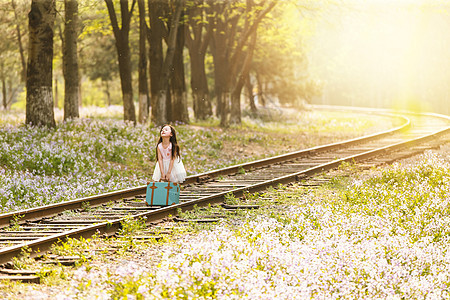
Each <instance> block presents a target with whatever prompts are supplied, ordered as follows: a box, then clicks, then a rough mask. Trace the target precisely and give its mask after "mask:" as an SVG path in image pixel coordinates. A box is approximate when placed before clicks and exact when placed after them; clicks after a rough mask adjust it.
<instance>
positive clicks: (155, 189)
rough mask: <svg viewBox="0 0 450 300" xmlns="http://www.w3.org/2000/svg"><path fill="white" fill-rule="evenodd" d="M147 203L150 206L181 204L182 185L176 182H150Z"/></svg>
mask: <svg viewBox="0 0 450 300" xmlns="http://www.w3.org/2000/svg"><path fill="white" fill-rule="evenodd" d="M146 201H147V203H148V204H149V205H150V206H168V205H173V204H178V203H179V202H180V185H179V184H178V183H174V182H150V183H149V184H148V185H147V195H146Z"/></svg>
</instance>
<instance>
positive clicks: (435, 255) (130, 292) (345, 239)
mask: <svg viewBox="0 0 450 300" xmlns="http://www.w3.org/2000/svg"><path fill="white" fill-rule="evenodd" d="M445 150H446V154H445V156H440V155H438V154H436V153H432V152H428V153H427V154H425V155H423V156H421V157H420V158H419V159H416V160H414V161H411V162H410V163H408V162H404V163H403V164H394V165H392V166H388V167H385V168H382V169H375V170H370V171H367V172H359V173H358V174H359V175H354V177H352V178H348V177H344V176H340V175H339V174H340V172H342V170H340V171H336V174H335V175H336V176H335V177H334V179H333V180H332V181H331V182H330V183H329V184H326V185H324V186H322V187H320V188H318V189H316V190H308V189H307V188H305V187H302V186H300V185H296V184H294V185H291V186H288V187H286V186H280V187H278V188H277V189H272V190H270V191H267V192H265V193H263V194H254V195H249V196H248V199H249V200H250V201H254V202H256V203H258V204H260V205H261V208H260V209H259V210H250V211H246V212H243V213H241V214H240V215H239V216H235V217H230V218H226V219H223V220H221V221H220V222H219V223H217V225H214V226H211V227H210V228H209V229H203V230H200V231H199V233H197V234H189V235H182V236H181V237H180V239H178V240H176V241H175V242H173V243H163V244H159V245H153V246H152V245H146V246H144V247H149V248H152V249H153V251H158V252H159V253H162V257H161V258H160V259H158V262H157V263H156V264H154V265H153V267H151V266H148V264H147V261H150V260H155V259H157V258H156V256H151V255H145V251H144V252H143V253H144V254H142V253H140V252H138V253H140V254H138V255H136V256H135V257H133V256H127V259H125V260H124V259H119V260H117V261H116V262H115V263H112V262H111V261H108V263H107V264H106V265H104V264H100V265H99V264H98V263H92V264H89V263H86V264H85V265H83V266H82V267H79V268H77V269H76V270H74V271H73V272H72V275H70V283H69V284H66V285H64V288H61V287H59V288H58V290H57V291H56V292H55V290H53V292H52V293H50V292H49V291H48V290H47V291H46V290H45V289H44V290H42V289H41V288H39V289H40V291H39V292H38V291H37V289H38V288H33V287H28V292H27V293H28V294H30V295H31V294H33V295H35V297H36V298H35V299H46V297H49V295H50V294H51V295H52V296H51V297H54V298H55V299H311V298H312V299H448V298H449V297H450V255H449V251H450V243H449V237H450V234H449V233H450V232H449V229H448V228H449V225H450V224H449V222H450V218H449V210H450V200H449V199H450V160H449V159H448V153H449V152H450V147H447V148H446V149H445Z"/></svg>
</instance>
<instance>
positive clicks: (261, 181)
mask: <svg viewBox="0 0 450 300" xmlns="http://www.w3.org/2000/svg"><path fill="white" fill-rule="evenodd" d="M367 113H369V111H367ZM378 113H383V114H388V112H382V111H379V112H378ZM391 116H392V117H393V118H399V119H401V123H402V124H401V125H400V126H398V127H396V128H393V129H390V130H388V131H384V132H380V133H377V134H372V135H369V136H364V137H361V138H356V139H351V140H347V141H344V142H340V143H333V144H329V145H324V146H318V147H314V148H310V149H306V150H301V151H296V152H291V153H288V154H284V155H279V156H275V157H271V158H267V159H261V160H257V161H253V162H249V163H244V164H240V165H235V166H231V167H227V168H223V169H218V170H213V171H210V172H205V173H202V174H198V175H194V176H189V177H188V178H187V179H186V181H185V183H183V185H182V191H181V195H180V204H177V205H172V206H169V207H150V206H148V205H147V204H146V202H145V192H146V186H140V187H136V188H131V189H126V190H121V191H116V192H111V193H106V194H102V195H96V196H91V197H86V198H82V199H76V200H73V201H68V202H63V203H58V204H53V205H48V206H43V207H37V208H33V209H27V210H21V211H15V212H11V213H6V214H1V215H0V264H5V263H7V262H9V261H11V260H12V258H13V257H16V256H18V255H20V253H21V251H22V249H23V248H27V249H28V250H31V256H37V255H40V254H42V253H43V252H45V251H47V250H48V249H49V248H50V247H51V245H53V244H54V243H55V242H57V241H59V240H65V239H66V238H68V237H71V238H78V237H85V238H87V237H90V236H92V235H94V234H96V233H97V234H98V233H101V234H104V235H113V234H115V233H116V232H117V231H118V230H119V229H120V227H121V224H122V223H123V222H125V221H126V220H128V219H129V218H144V219H145V220H146V222H147V223H152V222H157V221H160V220H162V219H164V218H167V217H168V216H176V215H177V213H178V211H179V210H181V211H186V210H190V209H193V208H194V207H195V206H198V207H202V206H207V205H209V204H217V203H223V202H224V199H225V198H226V197H227V195H229V194H230V193H231V194H233V195H234V196H235V197H241V196H242V195H244V194H245V193H246V192H249V193H253V192H257V191H261V190H264V189H267V188H268V187H270V186H275V185H278V184H287V183H290V182H293V181H298V180H302V179H306V178H308V177H310V176H312V175H314V174H316V173H321V172H324V171H326V170H330V169H333V168H336V167H338V166H339V165H341V164H342V163H343V162H361V161H366V162H367V163H383V162H391V161H392V160H395V159H397V158H398V157H404V156H406V155H412V154H415V153H418V152H422V151H424V150H425V149H429V148H433V147H436V146H437V145H439V141H437V138H438V137H439V136H441V135H443V134H446V133H449V132H450V126H449V125H450V118H449V117H446V116H442V115H436V114H412V113H408V114H406V113H404V114H402V115H401V116H400V115H393V114H391Z"/></svg>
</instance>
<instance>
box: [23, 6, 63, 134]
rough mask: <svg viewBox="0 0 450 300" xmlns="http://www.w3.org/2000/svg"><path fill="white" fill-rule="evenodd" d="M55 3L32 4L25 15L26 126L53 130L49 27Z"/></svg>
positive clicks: (51, 34)
mask: <svg viewBox="0 0 450 300" xmlns="http://www.w3.org/2000/svg"><path fill="white" fill-rule="evenodd" d="M55 16H56V9H55V0H33V1H32V2H31V10H30V12H29V14H28V20H29V22H28V28H29V38H30V42H29V48H28V66H27V103H26V123H27V124H30V125H36V126H49V127H54V126H56V122H55V116H54V112H53V95H52V75H53V68H52V62H53V27H54V23H55Z"/></svg>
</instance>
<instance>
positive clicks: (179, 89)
mask: <svg viewBox="0 0 450 300" xmlns="http://www.w3.org/2000/svg"><path fill="white" fill-rule="evenodd" d="M181 19H183V16H181ZM184 37H185V25H184V24H183V23H181V24H180V25H179V28H178V31H177V38H176V46H175V54H174V58H173V73H172V79H171V88H172V116H171V121H179V122H182V123H189V113H188V108H187V97H186V83H185V73H184V59H183V58H184V56H183V50H184V40H185V39H184Z"/></svg>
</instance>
